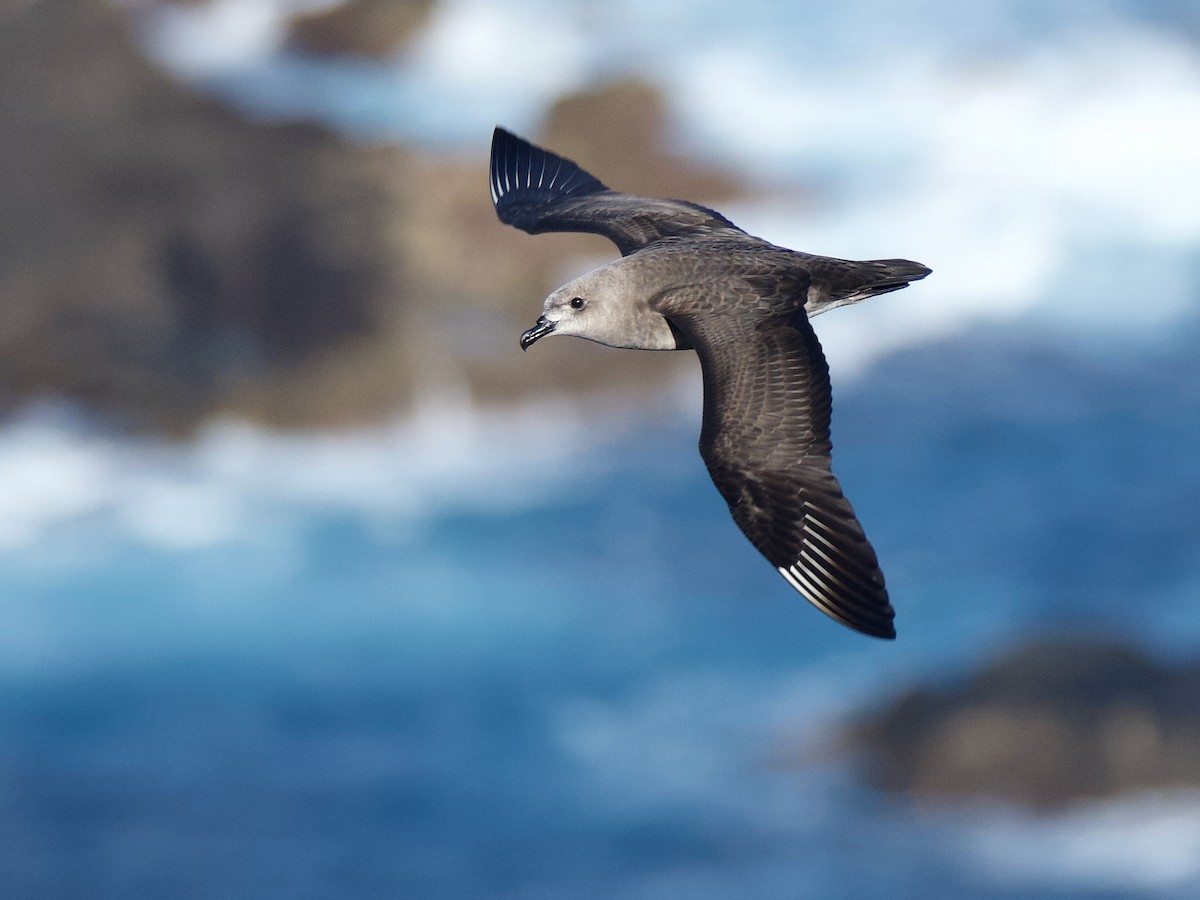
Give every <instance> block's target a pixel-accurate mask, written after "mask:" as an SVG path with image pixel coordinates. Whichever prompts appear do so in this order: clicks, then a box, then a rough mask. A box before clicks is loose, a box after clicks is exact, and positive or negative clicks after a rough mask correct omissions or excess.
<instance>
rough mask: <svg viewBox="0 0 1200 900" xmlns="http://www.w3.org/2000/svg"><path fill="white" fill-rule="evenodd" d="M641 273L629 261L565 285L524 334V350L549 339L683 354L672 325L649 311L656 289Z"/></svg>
mask: <svg viewBox="0 0 1200 900" xmlns="http://www.w3.org/2000/svg"><path fill="white" fill-rule="evenodd" d="M641 274H642V270H641V267H639V266H638V265H636V264H634V261H633V260H631V259H628V258H624V259H619V260H617V261H616V262H612V263H609V264H608V265H607V266H602V267H601V268H599V269H595V270H593V271H591V272H588V273H587V274H586V275H581V276H580V277H578V278H576V279H575V280H574V281H570V282H568V283H567V284H564V285H563V286H562V287H560V288H559V289H558V290H556V291H555V292H554V293H552V294H551V295H550V296H549V297H547V298H546V301H545V303H543V304H542V315H541V316H540V317H539V318H538V320H537V324H536V325H534V326H533V327H532V328H530V329H529V330H528V331H526V332H525V333H524V334H523V335H521V349H522V350H528V349H529V347H530V346H531V345H532V344H533V343H534V342H535V341H537V340H539V339H541V338H543V337H545V336H546V335H548V334H573V335H575V336H576V337H581V338H586V339H587V340H589V341H596V342H597V343H600V344H607V345H608V346H609V347H626V348H630V349H634V350H675V349H678V345H677V343H676V340H675V334H674V332H673V331H672V330H671V326H670V325H669V324H668V323H667V320H666V319H665V318H663V317H662V316H661V315H659V314H658V313H656V312H654V310H652V309H651V308H650V298H651V296H653V293H654V289H653V287H652V286H651V285H649V284H647V283H646V281H645V279H644V278H642V277H639V276H640V275H641Z"/></svg>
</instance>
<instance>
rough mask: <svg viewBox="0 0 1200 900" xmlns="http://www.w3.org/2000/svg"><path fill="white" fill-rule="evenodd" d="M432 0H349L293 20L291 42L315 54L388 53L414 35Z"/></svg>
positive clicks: (398, 47)
mask: <svg viewBox="0 0 1200 900" xmlns="http://www.w3.org/2000/svg"><path fill="white" fill-rule="evenodd" d="M432 11H433V0H349V2H347V3H343V4H342V5H340V6H335V7H333V8H332V9H327V10H323V11H321V12H313V13H309V14H307V15H302V16H299V17H297V18H296V20H295V21H294V22H292V26H291V29H290V31H289V34H288V43H289V44H291V45H292V46H293V47H295V48H296V49H298V50H302V51H304V52H306V53H312V54H316V55H341V56H365V57H388V56H392V55H394V54H396V53H398V52H400V51H401V50H402V49H403V48H404V47H405V45H407V44H408V43H409V42H410V41H411V40H412V39H413V37H415V36H416V35H417V34H418V33H419V32H420V30H421V28H422V27H423V26H424V25H425V23H426V22H427V21H428V19H429V14H430V12H432Z"/></svg>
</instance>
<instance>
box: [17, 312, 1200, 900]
mask: <svg viewBox="0 0 1200 900" xmlns="http://www.w3.org/2000/svg"><path fill="white" fill-rule="evenodd" d="M1192 346H1193V345H1192V342H1191V341H1190V340H1189V341H1180V342H1179V343H1178V345H1176V346H1173V347H1165V348H1163V349H1161V350H1160V351H1159V352H1157V353H1155V354H1153V355H1150V356H1145V355H1143V356H1139V357H1138V358H1136V359H1127V360H1123V361H1122V360H1117V359H1114V358H1113V357H1112V356H1111V355H1104V356H1099V357H1098V356H1096V355H1094V354H1091V353H1089V352H1086V351H1078V350H1076V351H1073V352H1072V351H1069V350H1065V349H1063V348H1061V347H1050V346H1044V345H1038V344H1036V343H1031V342H1029V341H1028V340H1026V339H1024V338H1023V337H1021V336H1017V335H1013V334H1011V333H1005V332H995V333H987V334H980V335H976V336H974V337H972V338H970V339H961V340H957V341H954V342H947V343H945V344H943V345H939V346H934V347H926V348H922V349H921V350H920V351H916V350H914V351H911V352H908V353H902V354H898V355H896V356H894V357H892V358H890V359H889V360H888V361H886V362H884V363H881V364H880V365H879V366H878V367H877V368H876V369H875V370H874V371H873V373H872V374H871V375H869V376H866V377H865V378H863V379H862V380H860V381H859V382H857V383H855V384H854V385H853V386H851V387H849V388H847V389H845V390H843V391H841V392H840V394H839V396H838V404H837V408H836V409H837V413H836V420H835V426H836V427H835V439H836V446H837V451H838V463H839V471H840V474H841V476H842V479H843V481H844V483H845V484H846V485H847V488H848V490H850V491H851V493H852V496H853V497H854V498H855V500H856V503H857V505H858V507H859V512H860V515H861V517H862V519H863V521H864V522H865V523H866V527H867V528H868V531H869V532H870V534H871V535H872V537H873V539H874V541H875V544H876V546H877V548H878V550H879V554H880V557H881V559H882V560H883V563H884V566H885V569H886V571H887V574H888V578H889V586H890V587H891V590H892V593H893V598H894V602H895V605H896V606H897V609H898V626H899V631H900V638H899V640H898V641H897V642H896V643H894V644H891V643H885V642H878V641H872V640H868V639H865V638H862V637H860V636H858V635H855V634H853V633H851V632H849V631H848V630H846V629H843V628H841V627H840V626H838V625H836V624H835V623H833V622H832V621H830V620H828V619H826V618H825V617H823V616H822V615H820V614H819V613H818V612H816V611H815V610H813V609H812V608H810V607H808V605H807V604H805V603H803V602H801V601H800V600H799V598H797V597H795V596H794V595H793V593H792V592H791V591H790V590H788V589H787V587H786V585H785V584H784V583H783V582H782V581H781V580H780V579H779V578H778V576H777V575H776V574H775V573H774V572H773V571H771V569H770V567H769V566H767V565H766V564H765V563H763V562H762V561H761V560H760V559H759V558H758V557H757V555H756V554H755V553H754V552H753V551H752V550H751V549H750V548H749V546H748V545H746V544H745V543H744V542H743V541H742V540H741V539H740V538H739V536H738V534H737V533H736V530H735V529H734V527H733V525H732V523H731V522H730V521H729V519H728V515H727V513H726V511H725V510H724V508H723V504H722V502H721V500H720V498H719V497H718V496H717V494H716V491H715V489H713V488H712V486H711V484H710V483H709V482H708V480H707V476H706V474H705V472H704V470H703V465H702V463H701V462H700V460H699V457H698V455H697V454H696V453H695V447H694V442H695V431H696V422H695V421H694V411H677V412H675V413H674V414H670V415H657V416H654V417H645V418H640V417H638V416H636V415H635V414H633V413H624V414H622V415H620V416H617V417H615V418H616V421H613V422H608V423H604V424H600V423H594V424H592V423H576V424H575V425H573V426H572V428H573V429H575V431H574V432H573V433H567V432H563V433H561V434H558V435H554V434H553V433H544V434H541V435H539V436H538V437H537V440H538V441H539V442H540V443H541V445H542V446H539V447H533V446H530V447H529V448H528V449H527V452H528V455H529V458H528V459H525V458H523V451H522V449H521V447H520V443H519V438H514V427H513V423H512V422H506V421H505V417H504V416H489V415H485V414H476V415H477V417H478V420H477V421H476V422H475V423H474V425H473V426H472V427H471V428H468V429H465V430H466V431H467V432H471V433H473V434H474V438H473V443H472V444H471V445H470V447H469V449H468V450H467V451H466V452H467V453H468V454H470V455H471V456H474V457H477V458H475V459H468V458H466V457H464V459H463V460H462V461H460V462H459V463H458V464H457V466H458V468H459V470H460V471H461V473H462V479H463V482H464V483H462V484H459V485H454V484H450V483H438V480H437V479H436V478H434V479H432V483H425V484H419V485H416V486H415V490H416V491H417V492H418V493H419V494H420V495H421V496H419V497H417V498H415V499H414V496H412V495H406V494H405V493H404V492H403V491H402V490H400V489H399V487H400V486H402V485H403V482H404V479H405V478H406V477H407V478H411V479H412V480H413V481H414V482H420V481H421V480H422V479H423V478H424V479H426V480H427V481H428V471H426V472H425V474H424V475H422V472H421V471H420V469H415V470H414V469H408V470H407V471H405V470H404V468H401V470H400V472H389V471H388V468H387V466H388V461H389V460H395V461H396V463H397V465H398V466H401V467H407V466H411V465H412V464H413V461H414V460H416V459H419V458H420V455H421V453H426V452H428V453H431V454H435V455H436V454H437V453H440V451H438V450H437V448H438V446H439V440H438V439H436V438H433V439H431V438H430V437H429V435H428V431H429V430H433V431H437V429H438V428H439V427H441V426H439V425H436V424H435V425H431V426H427V427H426V433H425V434H421V433H419V432H420V431H421V429H419V428H418V429H417V432H418V433H414V431H413V429H412V428H411V427H410V426H409V425H407V424H406V425H404V426H397V427H396V428H395V429H386V430H382V431H379V432H376V433H371V434H367V435H360V436H358V437H357V438H356V439H354V440H346V441H344V442H341V443H339V442H336V441H332V442H331V441H330V439H328V438H326V437H322V436H310V437H290V438H280V437H277V436H272V435H269V434H265V433H259V432H255V431H253V430H250V429H243V428H240V427H234V426H225V427H223V428H216V429H214V430H213V432H211V433H210V434H209V435H207V436H205V437H202V438H200V439H198V441H197V443H196V444H195V445H192V446H187V445H184V446H168V445H163V444H159V443H157V442H154V441H148V440H134V439H130V438H124V437H119V436H105V435H104V434H103V433H99V434H98V433H97V432H96V430H95V427H94V426H89V425H87V424H85V423H82V422H79V421H78V420H77V419H74V418H72V417H71V416H70V415H68V414H66V413H64V412H63V411H61V410H42V411H34V412H31V413H29V414H28V415H27V416H25V417H24V418H23V419H20V420H17V421H15V422H10V423H8V424H7V426H6V428H5V429H4V431H3V433H2V435H3V436H2V437H0V459H3V460H4V462H5V468H6V470H7V471H9V472H14V473H17V474H20V473H25V483H27V484H33V483H35V482H36V469H37V466H39V465H49V466H52V467H54V469H55V471H58V472H67V473H71V472H75V473H76V475H75V476H74V477H73V478H72V477H71V476H70V475H69V474H68V477H67V480H68V481H69V482H72V483H74V484H75V485H76V487H75V491H76V494H77V495H79V496H76V497H75V498H74V499H73V500H71V502H70V503H68V502H67V500H60V501H59V503H60V510H59V512H57V513H55V512H53V511H47V510H46V509H44V508H43V509H40V510H38V509H34V510H30V509H28V508H26V507H22V506H20V505H19V504H18V503H16V502H15V501H10V505H11V506H12V508H11V509H9V510H8V513H9V519H10V523H9V524H10V526H11V525H13V524H14V518H15V519H19V517H20V516H24V517H25V525H26V527H25V530H24V531H23V532H20V531H17V530H15V529H12V530H10V532H9V533H8V534H7V536H6V540H7V546H6V549H5V551H4V552H3V553H0V593H2V594H3V596H4V597H5V598H6V599H5V603H4V606H3V612H2V613H0V615H2V617H3V622H2V625H3V629H2V631H3V635H4V638H3V642H4V644H5V653H4V661H5V662H4V669H3V673H2V677H0V723H2V727H3V733H4V734H5V735H6V738H5V741H4V742H3V745H2V749H0V794H2V795H3V803H2V804H0V837H2V840H0V847H3V850H2V851H0V876H2V877H3V881H4V883H5V884H6V885H7V886H8V890H9V891H10V892H11V895H12V896H22V897H37V896H47V897H67V896H91V897H127V896H178V897H216V896H221V897H225V896H247V897H250V896H253V897H265V896H272V897H309V896H311V897H327V896H339V897H343V896H344V897H351V896H353V897H395V896H405V897H431V898H437V897H560V896H572V897H593V896H594V897H660V896H661V897H683V896H687V897H727V896H746V897H764V898H768V897H769V898H773V897H795V896H816V897H846V898H850V897H861V896H874V895H877V894H879V893H880V892H886V894H887V896H897V897H905V896H912V897H917V896H922V897H926V896H978V897H997V898H1001V897H1013V898H1015V897H1030V896H1047V897H1081V898H1082V897H1098V896H1103V897H1151V896H1153V897H1186V896H1192V895H1193V894H1194V892H1195V890H1196V889H1197V888H1200V866H1198V865H1197V863H1196V857H1195V852H1194V851H1195V850H1196V846H1197V844H1196V842H1197V840H1200V834H1198V832H1197V828H1196V827H1195V821H1196V814H1197V812H1198V811H1200V803H1198V802H1197V801H1194V800H1190V799H1188V798H1186V797H1185V798H1183V799H1182V800H1181V799H1179V798H1164V799H1162V800H1161V801H1160V802H1157V803H1147V802H1146V801H1145V800H1139V801H1138V802H1139V803H1140V804H1141V805H1140V806H1136V805H1135V806H1133V807H1131V808H1130V809H1120V808H1119V809H1118V810H1116V811H1114V809H1113V808H1112V807H1099V808H1097V809H1096V810H1094V811H1093V812H1092V813H1091V814H1090V815H1089V814H1087V813H1086V812H1085V813H1075V814H1074V815H1075V816H1076V819H1074V820H1070V821H1068V822H1065V823H1064V821H1063V820H1061V819H1060V820H1055V819H1050V820H1039V819H1030V820H1028V821H1024V820H1022V819H1021V818H1020V816H1019V815H1018V814H1016V813H1011V812H1009V811H1006V810H995V809H987V808H984V809H971V808H965V809H941V810H939V809H936V808H935V809H932V810H930V809H928V808H924V809H922V808H916V807H911V806H910V805H909V803H908V802H907V801H905V800H903V799H896V798H888V797H883V796H878V795H875V794H874V793H872V792H871V791H869V790H868V789H866V788H864V787H862V786H861V784H860V783H859V780H858V777H857V774H856V772H857V770H856V767H855V763H854V761H853V760H849V761H847V760H841V759H838V758H836V756H830V754H829V752H828V741H829V735H830V733H831V729H833V728H835V727H836V725H837V723H838V722H839V721H842V720H844V719H845V718H846V717H847V716H850V715H852V714H853V713H854V712H855V711H856V710H861V709H864V708H869V707H870V706H872V705H874V704H876V703H878V702H882V701H885V700H886V699H888V698H889V697H893V696H895V695H896V694H897V693H898V692H900V691H901V690H903V689H904V687H905V686H906V685H908V684H910V683H914V682H918V681H925V680H928V679H935V680H936V679H940V678H947V677H952V676H953V675H954V674H955V673H957V672H960V671H962V670H964V669H965V668H968V667H969V666H970V665H972V664H973V663H975V662H976V661H977V660H979V659H980V658H984V657H986V655H988V654H990V653H991V652H994V651H995V649H996V648H997V647H1001V646H1003V645H1005V644H1006V643H1009V642H1012V641H1015V640H1017V639H1019V638H1020V637H1021V636H1023V635H1027V634H1031V633H1038V632H1040V631H1043V630H1056V631H1057V630H1064V629H1067V630H1075V631H1078V630H1083V631H1086V632H1092V633H1105V634H1119V635H1122V636H1125V637H1127V638H1130V639H1133V640H1136V641H1138V642H1139V643H1141V644H1143V645H1144V646H1147V647H1148V648H1150V649H1151V650H1152V652H1155V653H1157V654H1159V655H1163V656H1176V657H1191V656H1194V654H1195V648H1196V647H1197V646H1198V645H1200V615H1197V614H1196V609H1195V603H1196V596H1197V592H1198V589H1200V561H1198V560H1197V556H1196V554H1195V552H1194V550H1195V548H1196V547H1197V546H1200V519H1198V518H1197V517H1196V516H1195V514H1194V510H1195V508H1196V506H1195V503H1196V500H1197V499H1200V453H1196V452H1195V451H1196V449H1197V447H1198V446H1200V425H1198V424H1197V423H1200V389H1198V388H1197V385H1200V378H1198V377H1197V376H1198V375H1200V361H1198V360H1197V358H1196V355H1195V354H1194V353H1193V352H1192ZM614 352H616V351H614ZM513 415H514V416H516V417H518V418H519V417H520V415H524V413H514V414H513ZM460 430H461V429H460ZM520 430H524V429H520ZM530 440H532V439H530ZM546 443H551V444H553V445H555V446H554V447H553V448H551V449H547V447H546V446H545V445H546ZM492 454H503V455H504V458H503V459H499V460H498V459H496V458H495V457H494V456H492ZM281 460H282V461H283V462H282V464H281V462H280V461H281ZM331 466H332V467H338V466H347V467H352V466H358V467H361V468H362V469H363V471H364V475H363V483H364V484H370V483H371V482H372V480H377V481H378V484H379V493H378V495H376V496H372V495H371V494H369V493H365V492H363V491H361V490H360V485H359V484H358V483H345V482H344V483H342V484H340V485H337V486H336V487H332V488H331V487H330V478H329V477H328V476H326V475H323V474H321V473H325V472H328V471H329V470H330V468H329V467H331ZM429 466H430V467H432V466H434V463H432V462H431V463H429ZM281 468H282V471H281ZM306 473H309V474H306ZM312 473H316V474H312ZM90 479H97V481H96V482H92V481H91V480H90ZM306 479H307V480H306ZM492 479H497V480H502V481H504V482H506V483H507V484H508V485H509V486H510V487H513V488H514V489H515V493H512V494H508V493H507V492H506V491H505V490H504V488H503V486H499V487H497V489H496V491H495V492H493V494H492V495H491V496H481V497H480V498H479V502H478V503H473V502H472V501H471V499H470V496H469V495H470V494H471V493H480V494H482V493H484V492H486V491H487V490H488V488H487V485H488V484H490V483H491V482H492ZM221 491H225V492H226V493H227V496H226V497H224V498H223V499H221V498H217V497H216V496H215V495H216V494H219V493H220V492H221ZM43 496H44V491H43ZM51 502H52V503H53V498H51ZM72 503H73V504H74V505H71V504H72ZM214 503H218V504H225V506H226V509H225V510H224V511H223V512H214V511H213V509H212V507H213V505H214ZM39 516H40V518H39ZM206 516H207V517H208V519H209V520H210V522H209V524H207V525H203V527H201V524H200V523H198V522H196V521H193V522H190V523H189V522H187V521H184V520H185V519H186V518H188V517H192V518H204V517H206ZM175 517H179V519H178V521H177V525H176V526H172V525H171V524H170V523H171V521H172V519H174V518H175ZM147 521H150V522H154V523H156V524H155V527H153V528H148V527H146V522H147ZM17 524H19V522H18V523H17ZM1180 803H1182V804H1183V805H1182V809H1181V808H1180V807H1179V806H1178V805H1179V804H1180ZM1172 804H1175V805H1172ZM1014 816H1016V817H1017V818H1016V821H1015V823H1014V820H1013V817H1014ZM1113 817H1117V818H1118V819H1119V826H1114V825H1113V824H1112V823H1111V822H1109V820H1110V819H1111V818H1113ZM1164 820H1165V822H1166V825H1164ZM1180 821H1182V822H1183V823H1184V824H1183V825H1182V826H1180V825H1179V824H1178V823H1179V822H1180ZM1189 822H1190V823H1191V824H1188V823H1189ZM1171 823H1175V824H1174V826H1172V824H1171ZM1114 827H1118V828H1119V834H1120V835H1121V836H1122V837H1121V841H1120V847H1121V848H1124V854H1125V856H1124V858H1122V856H1121V853H1120V852H1118V853H1116V855H1115V862H1114V855H1113V854H1112V853H1105V854H1095V856H1096V858H1095V859H1092V858H1091V857H1088V855H1087V851H1088V848H1089V847H1090V846H1093V845H1095V844H1096V842H1097V841H1099V842H1101V844H1100V845H1101V846H1104V844H1103V841H1104V840H1105V835H1106V834H1108V835H1109V837H1108V838H1107V840H1108V841H1109V842H1111V841H1112V838H1111V834H1110V832H1111V831H1112V829H1113V828H1114ZM1139 828H1141V829H1142V830H1143V831H1146V832H1147V833H1148V834H1151V835H1154V834H1158V833H1160V832H1162V833H1164V834H1165V835H1166V839H1165V840H1162V839H1158V840H1153V839H1151V840H1150V841H1149V842H1150V844H1151V847H1152V849H1151V850H1144V848H1143V850H1141V851H1137V849H1136V848H1137V845H1136V844H1135V843H1134V838H1131V834H1132V835H1135V836H1136V835H1137V834H1138V833H1139V832H1138V829H1139ZM1038 829H1041V831H1042V833H1041V834H1040V835H1039V832H1038ZM1105 829H1108V831H1106V830H1105ZM1155 829H1157V831H1155ZM1146 842H1147V841H1143V842H1142V843H1143V844H1145V843H1146ZM1131 846H1132V847H1134V851H1131V850H1130V849H1129V848H1130V847H1131ZM1080 854H1083V862H1082V863H1080V862H1078V858H1079V856H1080ZM1189 854H1191V856H1189ZM1164 855H1165V858H1163V857H1164ZM1181 856H1182V859H1183V860H1184V861H1183V862H1182V863H1181V862H1180V857H1181ZM1188 860H1190V862H1189V861H1188Z"/></svg>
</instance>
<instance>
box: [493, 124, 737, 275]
mask: <svg viewBox="0 0 1200 900" xmlns="http://www.w3.org/2000/svg"><path fill="white" fill-rule="evenodd" d="M491 188H492V203H493V204H494V205H495V207H496V215H498V216H499V217H500V221H501V222H504V223H505V224H508V225H513V226H515V227H517V228H520V229H521V230H522V231H527V232H529V233H530V234H540V233H542V232H544V231H584V232H589V233H592V234H600V235H603V236H604V237H606V238H608V239H609V240H611V241H612V242H613V243H614V244H616V245H617V248H618V249H619V250H620V251H621V255H622V256H628V255H629V254H630V253H635V252H636V251H638V250H641V249H642V248H643V247H646V246H649V245H650V244H652V243H654V242H655V241H658V240H661V239H663V238H666V237H683V236H687V235H714V234H717V233H720V232H728V233H731V234H743V232H742V231H741V229H739V228H738V227H737V226H735V225H734V224H733V223H731V222H730V221H729V220H728V219H726V218H725V217H724V216H722V215H721V214H720V213H717V212H714V211H713V210H711V209H707V208H706V207H703V206H700V205H699V204H696V203H688V202H686V201H684V200H656V199H651V198H647V197H638V196H636V195H634V194H623V193H620V192H618V191H613V190H609V189H608V188H607V187H605V186H604V185H603V184H602V183H601V182H600V181H599V180H598V179H596V178H595V177H593V176H592V175H589V174H588V173H587V172H585V171H584V170H583V169H581V168H580V167H579V166H577V165H576V164H575V163H573V162H571V161H570V160H569V159H564V158H563V157H561V156H558V155H556V154H554V153H551V152H550V151H548V150H543V149H542V148H541V147H537V146H535V145H533V144H531V143H529V142H528V141H525V140H522V139H521V138H519V137H517V136H516V135H515V134H511V133H510V132H508V131H505V130H504V129H503V128H497V129H496V130H495V132H493V134H492V161H491Z"/></svg>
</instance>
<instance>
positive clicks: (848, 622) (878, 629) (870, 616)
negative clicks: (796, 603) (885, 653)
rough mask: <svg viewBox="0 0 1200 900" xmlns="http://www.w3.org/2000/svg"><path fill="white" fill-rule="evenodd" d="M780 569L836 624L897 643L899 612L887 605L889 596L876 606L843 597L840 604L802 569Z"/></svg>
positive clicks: (884, 597)
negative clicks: (896, 623) (896, 612)
mask: <svg viewBox="0 0 1200 900" xmlns="http://www.w3.org/2000/svg"><path fill="white" fill-rule="evenodd" d="M776 569H777V571H778V572H779V574H780V575H782V576H783V577H784V579H785V580H786V581H787V583H788V584H790V585H791V586H792V587H793V588H795V589H796V591H798V592H799V593H800V595H801V596H803V597H804V599H805V600H807V601H808V602H809V603H811V604H812V605H813V606H815V607H816V608H817V609H819V610H820V611H821V612H823V613H825V615H827V616H829V617H830V618H831V619H833V620H834V621H836V622H840V623H841V624H842V625H845V626H846V627H847V628H850V629H852V630H854V631H857V632H858V633H859V634H865V635H866V636H867V637H873V638H879V639H880V640H885V641H894V640H895V639H896V626H895V624H894V617H895V612H894V611H893V610H892V606H891V604H890V603H888V602H887V595H886V593H885V594H884V595H883V598H882V600H883V602H882V605H880V604H879V602H878V600H879V598H874V600H875V602H872V600H871V599H867V600H866V602H865V603H862V604H860V603H853V602H850V601H849V600H848V598H846V597H845V596H843V598H842V599H841V601H840V602H839V601H838V600H837V599H836V598H834V597H832V596H829V594H828V592H827V591H823V590H821V589H820V588H819V586H818V585H816V584H814V583H813V582H812V580H811V579H810V578H808V577H807V576H806V575H805V573H804V571H803V570H802V569H801V568H800V567H799V566H798V565H796V566H777V567H776Z"/></svg>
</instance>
